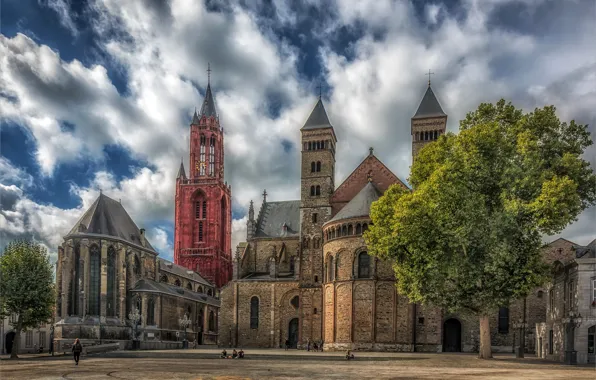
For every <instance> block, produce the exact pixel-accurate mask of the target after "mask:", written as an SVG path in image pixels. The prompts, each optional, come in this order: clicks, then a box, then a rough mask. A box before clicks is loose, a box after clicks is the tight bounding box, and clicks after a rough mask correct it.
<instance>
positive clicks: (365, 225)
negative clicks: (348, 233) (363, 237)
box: [362, 223, 368, 233]
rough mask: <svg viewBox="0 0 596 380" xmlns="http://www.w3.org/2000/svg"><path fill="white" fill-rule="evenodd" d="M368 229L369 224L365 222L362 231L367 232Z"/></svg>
mask: <svg viewBox="0 0 596 380" xmlns="http://www.w3.org/2000/svg"><path fill="white" fill-rule="evenodd" d="M366 230H368V224H366V223H364V224H363V225H362V233H365V232H366Z"/></svg>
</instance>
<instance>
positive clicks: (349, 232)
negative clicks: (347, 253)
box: [348, 224, 354, 235]
mask: <svg viewBox="0 0 596 380" xmlns="http://www.w3.org/2000/svg"><path fill="white" fill-rule="evenodd" d="M353 231H354V229H353V228H352V225H351V224H349V225H348V235H353Z"/></svg>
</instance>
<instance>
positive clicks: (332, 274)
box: [327, 256, 335, 282]
mask: <svg viewBox="0 0 596 380" xmlns="http://www.w3.org/2000/svg"><path fill="white" fill-rule="evenodd" d="M334 277H335V266H334V265H333V256H329V266H328V267H327V281H329V282H331V281H333V280H334V279H335V278H334Z"/></svg>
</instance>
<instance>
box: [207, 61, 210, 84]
mask: <svg viewBox="0 0 596 380" xmlns="http://www.w3.org/2000/svg"><path fill="white" fill-rule="evenodd" d="M207 84H211V63H209V62H207Z"/></svg>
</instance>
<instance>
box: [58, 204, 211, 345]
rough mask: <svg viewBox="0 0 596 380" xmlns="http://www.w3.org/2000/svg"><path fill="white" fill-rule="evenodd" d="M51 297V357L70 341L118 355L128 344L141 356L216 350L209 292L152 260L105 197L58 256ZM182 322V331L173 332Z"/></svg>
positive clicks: (187, 274) (183, 272) (186, 273)
mask: <svg viewBox="0 0 596 380" xmlns="http://www.w3.org/2000/svg"><path fill="white" fill-rule="evenodd" d="M56 290H57V302H56V318H55V319H56V321H57V323H56V324H55V327H54V338H55V343H54V344H55V351H56V352H59V351H63V350H65V351H68V350H69V349H70V346H71V344H72V343H73V341H74V339H75V338H79V339H80V340H81V342H82V343H83V345H85V346H89V345H97V344H102V343H120V344H121V345H122V346H123V348H130V347H132V345H133V341H135V342H139V343H138V346H139V347H140V348H143V349H164V348H181V347H182V340H183V339H184V337H185V336H186V338H187V339H188V340H189V341H194V340H195V339H196V340H197V342H198V343H199V344H216V343H217V330H218V326H217V320H218V313H219V305H220V300H219V290H218V289H217V287H216V286H215V284H213V283H211V282H209V281H207V280H206V279H205V278H203V277H202V276H201V275H200V274H198V273H196V272H194V271H192V270H188V269H187V268H184V267H182V266H179V265H177V264H174V263H172V262H169V261H167V260H164V259H162V258H160V257H158V253H157V251H156V250H155V249H154V248H153V246H152V245H151V243H150V242H149V241H148V240H147V238H146V236H145V230H144V229H142V228H141V229H139V228H138V227H137V225H136V224H135V223H134V221H133V220H132V219H131V217H130V216H129V215H128V213H127V212H126V210H125V209H124V207H123V206H122V204H121V203H120V202H119V201H116V200H114V199H111V198H109V197H108V196H106V195H105V194H100V195H99V197H98V198H97V199H96V200H95V202H94V203H93V204H92V205H91V207H90V208H89V209H88V210H87V211H86V212H85V213H84V214H83V215H82V216H81V218H80V219H79V220H78V221H77V223H76V224H75V225H74V226H73V228H72V229H71V230H70V232H68V233H67V234H66V236H65V237H64V242H63V243H62V245H61V246H60V247H59V248H58V261H57V268H56ZM134 314H138V318H137V319H136V320H135V318H134V316H133V315H134ZM131 316H133V317H132V318H131ZM185 317H186V319H188V320H189V322H188V325H187V326H186V328H184V326H182V325H181V324H180V320H181V319H184V318H185Z"/></svg>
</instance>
